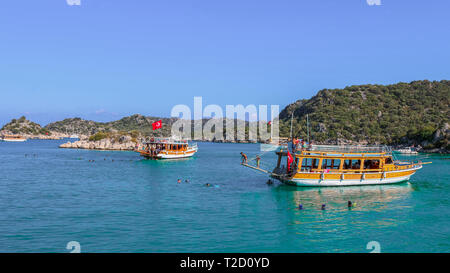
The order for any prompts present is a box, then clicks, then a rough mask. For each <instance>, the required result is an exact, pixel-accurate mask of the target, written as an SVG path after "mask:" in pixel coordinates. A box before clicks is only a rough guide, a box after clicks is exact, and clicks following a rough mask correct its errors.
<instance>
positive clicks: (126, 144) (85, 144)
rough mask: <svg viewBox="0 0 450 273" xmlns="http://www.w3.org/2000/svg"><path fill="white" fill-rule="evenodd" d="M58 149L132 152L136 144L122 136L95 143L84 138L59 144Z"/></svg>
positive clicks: (129, 138) (128, 137)
mask: <svg viewBox="0 0 450 273" xmlns="http://www.w3.org/2000/svg"><path fill="white" fill-rule="evenodd" d="M59 147H60V148H71V149H90V150H118V151H133V150H134V149H136V147H137V143H136V142H135V141H133V140H132V138H131V137H130V136H123V137H122V138H119V139H117V140H116V139H114V138H104V139H101V140H97V141H90V140H89V139H87V138H85V139H80V140H78V141H75V142H70V141H69V142H67V143H64V144H61V145H60V146H59Z"/></svg>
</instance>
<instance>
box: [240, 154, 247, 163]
mask: <svg viewBox="0 0 450 273" xmlns="http://www.w3.org/2000/svg"><path fill="white" fill-rule="evenodd" d="M241 156H242V164H244V163H247V155H246V154H244V153H243V152H241Z"/></svg>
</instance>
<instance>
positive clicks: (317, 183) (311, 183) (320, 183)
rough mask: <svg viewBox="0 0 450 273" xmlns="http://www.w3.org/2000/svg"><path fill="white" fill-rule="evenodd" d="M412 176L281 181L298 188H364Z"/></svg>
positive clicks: (400, 181) (392, 182)
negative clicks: (363, 186)
mask: <svg viewBox="0 0 450 273" xmlns="http://www.w3.org/2000/svg"><path fill="white" fill-rule="evenodd" d="M410 177H411V175H409V176H405V177H396V178H386V179H364V180H356V179H355V180H350V179H349V180H321V179H292V180H281V182H283V183H284V184H287V185H293V186H298V187H338V186H339V187H342V186H362V185H384V184H395V183H402V182H406V181H408V180H409V179H410Z"/></svg>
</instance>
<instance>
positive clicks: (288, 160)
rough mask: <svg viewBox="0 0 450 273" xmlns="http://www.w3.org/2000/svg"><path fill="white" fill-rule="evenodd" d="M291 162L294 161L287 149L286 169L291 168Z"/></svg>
mask: <svg viewBox="0 0 450 273" xmlns="http://www.w3.org/2000/svg"><path fill="white" fill-rule="evenodd" d="M292 162H294V158H293V157H292V155H291V153H290V152H289V150H288V151H287V171H288V172H289V170H290V168H291V164H292Z"/></svg>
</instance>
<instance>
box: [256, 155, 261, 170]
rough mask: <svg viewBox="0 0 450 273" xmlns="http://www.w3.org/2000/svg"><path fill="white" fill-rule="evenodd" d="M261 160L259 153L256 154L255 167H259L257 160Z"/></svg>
mask: <svg viewBox="0 0 450 273" xmlns="http://www.w3.org/2000/svg"><path fill="white" fill-rule="evenodd" d="M260 161H261V157H260V156H259V155H257V156H256V167H257V168H259V162H260Z"/></svg>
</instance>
